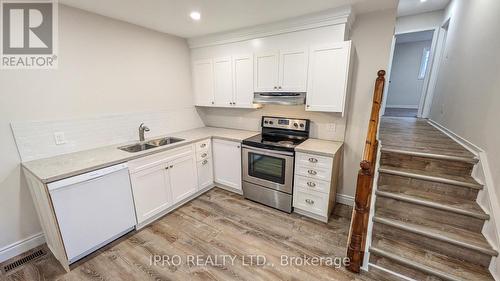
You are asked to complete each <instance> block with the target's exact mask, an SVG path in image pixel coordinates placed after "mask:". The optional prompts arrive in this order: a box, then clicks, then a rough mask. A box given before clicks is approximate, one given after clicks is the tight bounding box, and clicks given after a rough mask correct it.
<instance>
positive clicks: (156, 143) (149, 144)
mask: <svg viewBox="0 0 500 281" xmlns="http://www.w3.org/2000/svg"><path fill="white" fill-rule="evenodd" d="M183 140H184V139H180V138H173V137H165V138H158V139H154V140H150V141H145V142H139V143H134V144H130V145H125V146H120V147H118V149H121V150H123V151H126V152H130V153H134V152H140V151H144V150H148V149H152V148H157V147H160V146H164V145H169V144H173V143H176V142H180V141H183Z"/></svg>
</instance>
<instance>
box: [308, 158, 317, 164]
mask: <svg viewBox="0 0 500 281" xmlns="http://www.w3.org/2000/svg"><path fill="white" fill-rule="evenodd" d="M309 162H311V163H318V159H316V158H312V157H311V158H309Z"/></svg>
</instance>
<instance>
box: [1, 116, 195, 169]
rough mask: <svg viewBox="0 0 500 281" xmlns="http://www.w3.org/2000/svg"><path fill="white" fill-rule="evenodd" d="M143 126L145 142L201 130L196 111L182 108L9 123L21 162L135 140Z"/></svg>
mask: <svg viewBox="0 0 500 281" xmlns="http://www.w3.org/2000/svg"><path fill="white" fill-rule="evenodd" d="M142 122H144V123H145V124H146V125H147V126H148V127H149V128H150V129H151V131H150V132H147V133H146V138H149V137H154V136H161V135H166V134H170V133H174V132H178V131H184V130H189V129H194V128H199V127H203V126H204V124H203V121H202V120H201V119H200V116H199V115H198V113H197V111H196V109H195V108H194V107H185V108H180V109H176V110H165V111H153V112H139V113H129V114H113V115H106V116H98V117H90V118H80V119H71V120H51V121H21V122H12V123H11V127H12V131H13V134H14V138H15V140H16V144H17V147H18V151H19V154H20V156H21V159H22V161H31V160H35V159H40V158H47V157H51V156H55V155H60V154H65V153H71V152H76V151H81V150H86V149H92V148H96V147H100V146H105V145H113V144H119V143H124V142H129V141H133V140H137V139H138V131H137V130H138V127H139V125H140V124H141V123H142ZM55 132H63V133H64V134H65V137H66V143H65V144H61V145H56V142H55V139H54V133H55Z"/></svg>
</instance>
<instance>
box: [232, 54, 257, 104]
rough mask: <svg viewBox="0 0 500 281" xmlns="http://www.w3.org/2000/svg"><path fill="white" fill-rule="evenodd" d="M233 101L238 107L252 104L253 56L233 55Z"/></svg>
mask: <svg viewBox="0 0 500 281" xmlns="http://www.w3.org/2000/svg"><path fill="white" fill-rule="evenodd" d="M233 70H234V99H233V100H234V103H235V105H236V106H240V107H251V106H252V105H253V56H251V55H248V56H236V57H233Z"/></svg>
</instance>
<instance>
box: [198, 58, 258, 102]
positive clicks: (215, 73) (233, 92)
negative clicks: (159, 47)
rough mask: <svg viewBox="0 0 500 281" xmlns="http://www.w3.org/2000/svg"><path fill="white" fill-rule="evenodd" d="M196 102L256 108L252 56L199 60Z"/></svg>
mask: <svg viewBox="0 0 500 281" xmlns="http://www.w3.org/2000/svg"><path fill="white" fill-rule="evenodd" d="M193 76H194V77H193V81H194V87H193V88H194V94H195V105H197V106H214V107H240V108H257V107H259V106H258V105H254V104H253V56H252V55H243V56H234V57H231V56H229V57H222V58H214V59H203V60H196V61H194V63H193Z"/></svg>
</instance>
